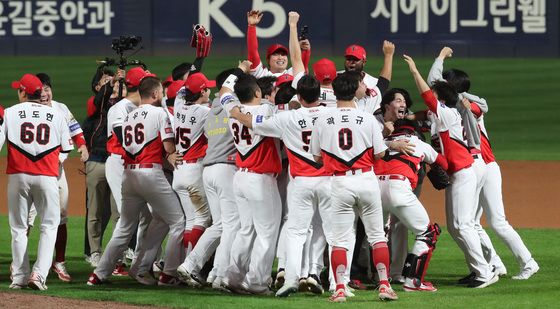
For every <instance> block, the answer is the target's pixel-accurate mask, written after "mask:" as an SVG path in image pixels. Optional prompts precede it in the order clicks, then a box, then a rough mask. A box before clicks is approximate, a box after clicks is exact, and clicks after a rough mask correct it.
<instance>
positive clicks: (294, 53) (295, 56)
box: [288, 12, 305, 76]
mask: <svg viewBox="0 0 560 309" xmlns="http://www.w3.org/2000/svg"><path fill="white" fill-rule="evenodd" d="M298 21H299V14H298V13H297V12H289V13H288V25H289V26H290V46H289V47H290V61H291V62H292V73H293V75H294V76H297V75H298V73H300V72H304V71H305V67H304V65H303V60H302V58H301V48H300V44H299V40H298V28H297V24H298Z"/></svg>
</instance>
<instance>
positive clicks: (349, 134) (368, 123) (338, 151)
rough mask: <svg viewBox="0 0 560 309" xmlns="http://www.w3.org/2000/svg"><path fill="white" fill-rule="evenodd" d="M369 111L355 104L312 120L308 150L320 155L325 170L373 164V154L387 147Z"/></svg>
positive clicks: (344, 169)
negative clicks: (309, 147) (352, 106)
mask: <svg viewBox="0 0 560 309" xmlns="http://www.w3.org/2000/svg"><path fill="white" fill-rule="evenodd" d="M376 122H377V120H376V119H375V118H374V116H373V115H372V114H369V113H366V112H364V111H361V110H359V109H356V108H346V107H344V108H336V109H331V110H330V111H329V113H323V114H321V115H320V116H319V118H318V119H317V120H316V121H315V126H314V127H313V133H312V134H311V153H312V154H313V155H315V156H322V157H323V164H324V166H325V170H326V172H327V173H329V174H333V173H335V172H345V171H348V170H350V169H362V168H367V167H373V160H374V154H378V153H381V152H383V151H384V150H386V149H387V146H385V143H384V141H383V136H382V135H381V130H379V126H378V125H377V123H376Z"/></svg>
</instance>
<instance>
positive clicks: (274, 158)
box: [220, 94, 282, 173]
mask: <svg viewBox="0 0 560 309" xmlns="http://www.w3.org/2000/svg"><path fill="white" fill-rule="evenodd" d="M220 102H221V103H222V104H223V105H224V104H225V107H224V109H225V111H226V114H227V115H228V117H229V111H230V110H231V108H232V107H234V106H239V108H240V109H241V112H243V113H250V114H252V115H258V117H255V118H260V119H261V121H262V119H263V118H264V117H269V116H272V115H273V114H274V106H272V105H270V104H261V105H243V104H240V103H239V101H238V100H237V99H236V98H235V97H234V96H233V95H231V94H226V95H224V96H222V98H221V99H220ZM228 125H229V130H230V132H231V134H232V135H233V142H234V144H235V148H237V156H236V158H235V164H236V165H237V167H239V168H247V169H250V170H252V171H255V172H257V173H280V172H281V170H282V161H281V160H280V142H279V140H278V139H276V138H272V137H267V136H263V135H260V134H256V133H255V132H254V131H253V130H252V129H249V128H247V127H246V126H244V125H242V124H241V123H240V122H239V121H237V120H235V119H233V118H229V120H228Z"/></svg>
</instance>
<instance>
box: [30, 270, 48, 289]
mask: <svg viewBox="0 0 560 309" xmlns="http://www.w3.org/2000/svg"><path fill="white" fill-rule="evenodd" d="M27 286H28V287H30V288H31V289H33V290H38V291H45V290H47V289H48V288H47V285H46V284H45V279H43V278H42V277H41V275H39V274H38V273H36V272H32V273H31V276H30V277H29V281H28V282H27Z"/></svg>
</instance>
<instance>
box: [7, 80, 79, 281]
mask: <svg viewBox="0 0 560 309" xmlns="http://www.w3.org/2000/svg"><path fill="white" fill-rule="evenodd" d="M12 88H14V89H17V90H18V98H19V102H20V103H19V104H16V105H14V106H12V107H9V108H7V109H6V110H5V111H4V117H3V119H2V120H1V121H0V122H1V124H0V125H1V126H0V148H1V147H2V146H3V145H4V142H5V141H7V142H8V146H7V147H8V164H7V170H6V173H7V174H8V212H9V221H10V229H11V234H12V264H11V270H12V273H11V278H12V283H11V284H10V288H11V289H22V288H24V287H25V286H29V287H30V288H32V289H34V290H46V289H47V285H46V284H45V282H46V279H47V275H48V273H49V269H50V268H51V266H52V260H53V251H54V244H55V239H56V233H57V229H58V226H59V223H60V194H59V189H58V180H57V178H58V177H59V171H60V170H59V154H60V153H61V152H69V151H71V150H72V149H73V146H72V140H71V138H70V132H69V131H68V124H67V122H66V119H65V115H63V114H61V113H60V112H59V111H58V110H57V109H55V108H53V107H50V106H47V105H42V104H40V101H41V93H42V91H43V84H42V83H41V81H40V80H39V78H37V77H36V76H35V75H31V74H25V75H23V77H22V78H21V79H20V80H19V81H15V82H12ZM31 203H34V204H35V207H36V209H37V214H38V216H39V218H40V222H41V227H40V236H39V245H38V249H37V261H36V262H35V265H33V269H32V270H30V269H29V258H28V256H27V240H28V238H27V235H26V234H27V228H28V222H27V220H28V215H29V213H28V212H29V208H30V206H31Z"/></svg>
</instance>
